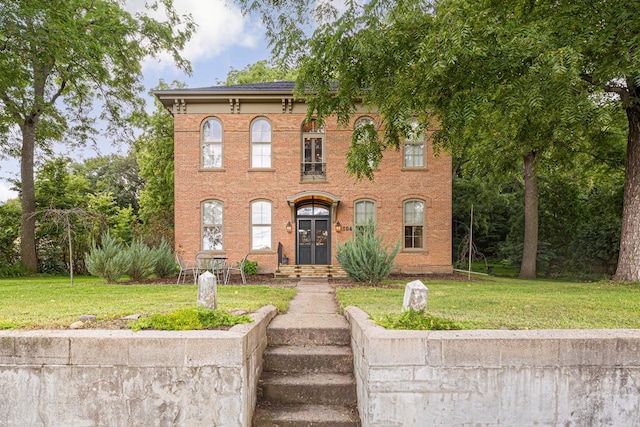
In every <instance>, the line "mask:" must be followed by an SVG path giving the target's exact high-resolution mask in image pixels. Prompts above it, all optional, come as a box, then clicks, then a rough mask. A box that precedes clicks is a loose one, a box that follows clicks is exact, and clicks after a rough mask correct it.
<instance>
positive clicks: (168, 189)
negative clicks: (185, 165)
mask: <svg viewBox="0 0 640 427" xmlns="http://www.w3.org/2000/svg"><path fill="white" fill-rule="evenodd" d="M184 86H185V85H184V83H180V82H173V83H172V84H171V85H168V84H167V83H165V82H163V81H161V82H160V84H159V85H158V86H157V87H156V88H155V89H154V90H164V89H170V88H182V87H184ZM152 92H153V91H152ZM154 106H155V110H154V111H153V113H151V114H148V113H146V112H144V113H143V114H141V115H138V116H136V117H134V120H133V124H134V125H135V126H136V127H138V128H140V129H142V134H141V135H140V136H139V137H138V138H137V139H136V141H135V143H134V150H135V158H136V161H137V163H138V167H139V169H140V178H141V179H142V180H143V182H144V184H143V185H142V189H141V190H140V212H139V215H140V219H141V220H142V222H143V231H142V235H143V237H144V239H145V241H147V243H150V244H153V245H158V244H160V243H161V241H162V240H163V239H164V240H165V241H168V242H173V229H174V192H173V189H174V185H173V183H174V163H173V143H174V139H173V117H172V116H171V113H169V111H167V110H166V109H165V108H164V107H163V105H162V103H160V101H158V100H157V99H155V101H154Z"/></svg>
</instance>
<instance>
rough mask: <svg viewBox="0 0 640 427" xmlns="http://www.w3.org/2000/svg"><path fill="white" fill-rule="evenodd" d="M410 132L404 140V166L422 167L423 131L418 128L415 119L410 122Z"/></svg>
mask: <svg viewBox="0 0 640 427" xmlns="http://www.w3.org/2000/svg"><path fill="white" fill-rule="evenodd" d="M411 128H412V130H413V131H412V132H411V134H410V135H409V137H408V138H407V139H406V141H405V142H404V167H405V168H424V166H425V160H424V157H425V145H424V133H423V132H422V130H421V129H420V126H419V124H418V121H417V120H415V119H414V120H413V122H411Z"/></svg>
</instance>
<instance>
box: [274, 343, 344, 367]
mask: <svg viewBox="0 0 640 427" xmlns="http://www.w3.org/2000/svg"><path fill="white" fill-rule="evenodd" d="M263 369H264V371H267V372H286V373H303V372H313V373H319V372H333V373H350V372H353V354H352V353H351V348H350V347H348V346H309V347H301V346H281V347H268V348H267V349H266V350H265V352H264V358H263Z"/></svg>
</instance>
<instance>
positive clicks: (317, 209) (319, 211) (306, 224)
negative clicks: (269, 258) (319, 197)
mask: <svg viewBox="0 0 640 427" xmlns="http://www.w3.org/2000/svg"><path fill="white" fill-rule="evenodd" d="M296 221H297V227H296V229H297V230H298V235H297V237H296V248H297V251H296V252H297V253H296V262H297V263H298V264H329V261H330V260H331V233H330V231H331V227H330V225H331V214H330V211H329V207H328V206H325V205H323V204H320V203H317V202H316V203H313V202H311V203H307V204H303V205H300V206H299V207H298V208H297V209H296Z"/></svg>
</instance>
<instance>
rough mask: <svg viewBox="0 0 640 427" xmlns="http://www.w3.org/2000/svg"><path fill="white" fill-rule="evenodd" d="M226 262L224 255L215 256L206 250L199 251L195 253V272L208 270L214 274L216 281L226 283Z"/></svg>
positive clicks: (198, 273)
mask: <svg viewBox="0 0 640 427" xmlns="http://www.w3.org/2000/svg"><path fill="white" fill-rule="evenodd" d="M226 262H227V258H226V257H222V256H215V255H213V254H211V253H210V252H208V251H200V252H198V253H197V254H196V267H197V273H196V274H197V275H200V273H201V272H203V271H210V272H211V273H213V274H215V275H216V280H217V282H218V283H226V279H227V277H226V276H227V275H226Z"/></svg>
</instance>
